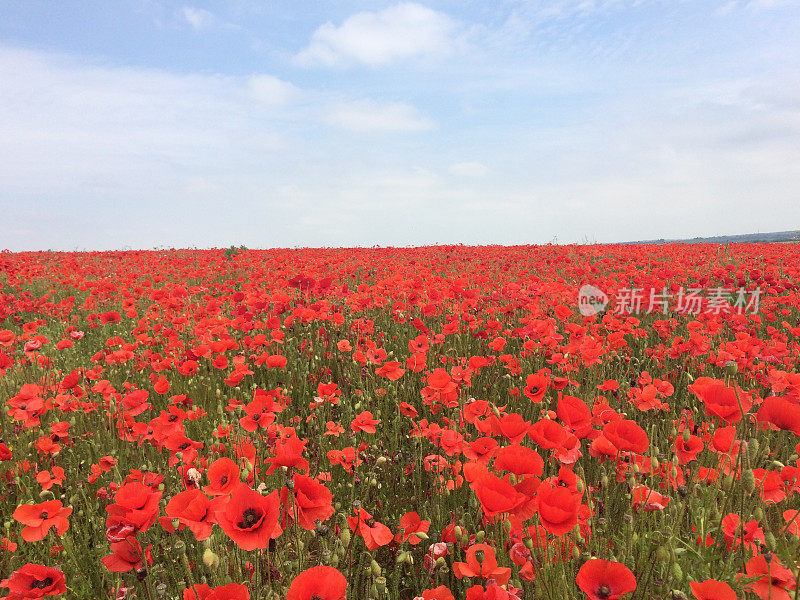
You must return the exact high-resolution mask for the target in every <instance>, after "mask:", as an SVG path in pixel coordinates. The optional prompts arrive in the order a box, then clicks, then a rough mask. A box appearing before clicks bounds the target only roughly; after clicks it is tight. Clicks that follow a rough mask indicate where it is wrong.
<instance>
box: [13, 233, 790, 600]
mask: <svg viewBox="0 0 800 600" xmlns="http://www.w3.org/2000/svg"><path fill="white" fill-rule="evenodd" d="M799 259H800V250H798V247H797V246H796V245H795V244H734V245H727V246H724V245H715V244H696V245H693V244H667V245H660V246H658V245H609V246H600V245H587V246H559V245H545V246H514V247H503V246H478V247H469V246H427V247H417V248H349V249H348V248H341V249H337V248H328V249H299V250H247V249H245V248H230V249H228V250H223V249H212V250H164V251H127V252H85V253H79V252H73V253H69V252H20V253H11V252H3V253H0V403H1V404H2V411H0V426H1V427H2V434H1V435H0V515H1V516H2V519H0V524H2V530H0V598H3V599H6V600H27V599H32V598H63V599H65V600H67V599H87V598H92V599H110V600H124V599H126V598H133V599H143V600H157V599H178V600H223V599H224V600H247V599H251V600H256V599H260V600H284V599H286V600H345V599H346V600H420V599H422V600H533V599H536V600H539V599H541V600H563V599H584V598H586V599H589V600H609V599H616V598H623V599H627V600H644V599H659V600H667V599H682V598H695V599H697V600H734V599H736V598H740V599H760V600H798V598H800V587H798V586H797V580H798V577H799V576H800V572H799V571H800V459H799V458H798V455H799V454H800V367H799V365H800V288H799V287H798V282H800V260H799ZM585 286H590V288H586V287H585ZM582 288H583V289H584V290H586V289H590V292H591V293H590V294H589V295H588V296H587V295H586V294H584V296H583V299H582V296H581V294H582V292H581V290H582ZM587 297H588V298H589V299H588V300H586V298H587ZM587 306H588V307H589V308H590V309H591V310H587Z"/></svg>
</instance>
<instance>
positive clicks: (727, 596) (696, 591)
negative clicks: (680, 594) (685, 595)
mask: <svg viewBox="0 0 800 600" xmlns="http://www.w3.org/2000/svg"><path fill="white" fill-rule="evenodd" d="M689 587H690V588H692V594H693V595H694V597H695V598H697V600H736V592H734V591H733V590H732V589H731V586H729V585H728V584H727V583H725V582H722V581H717V580H716V579H706V580H705V581H703V582H698V581H690V582H689Z"/></svg>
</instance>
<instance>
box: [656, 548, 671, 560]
mask: <svg viewBox="0 0 800 600" xmlns="http://www.w3.org/2000/svg"><path fill="white" fill-rule="evenodd" d="M656 558H657V559H658V562H667V561H668V560H669V550H667V549H666V548H665V547H664V546H659V547H658V549H657V550H656Z"/></svg>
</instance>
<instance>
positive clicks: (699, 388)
mask: <svg viewBox="0 0 800 600" xmlns="http://www.w3.org/2000/svg"><path fill="white" fill-rule="evenodd" d="M701 379H707V378H699V379H698V380H697V381H695V383H694V384H693V385H691V386H689V389H690V390H691V391H692V392H694V393H695V395H697V397H698V398H700V400H702V401H703V403H704V404H705V407H706V413H707V414H709V415H710V416H712V417H717V418H718V419H720V420H722V421H724V422H725V423H728V424H733V423H738V422H739V421H741V420H742V417H743V416H744V414H745V413H747V411H749V410H750V407H751V406H752V405H753V402H752V400H751V399H750V395H749V394H746V393H745V392H744V391H743V390H742V389H740V388H738V387H737V388H731V387H728V386H727V385H725V382H723V381H719V380H716V379H713V380H708V381H703V382H702V384H701V382H700V380H701Z"/></svg>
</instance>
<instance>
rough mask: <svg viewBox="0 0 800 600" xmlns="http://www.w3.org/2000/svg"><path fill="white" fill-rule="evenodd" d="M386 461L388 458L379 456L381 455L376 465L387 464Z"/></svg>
mask: <svg viewBox="0 0 800 600" xmlns="http://www.w3.org/2000/svg"><path fill="white" fill-rule="evenodd" d="M386 461H387V458H386V457H385V456H379V457H378V458H377V459H376V460H375V466H376V467H382V466H383V465H385V464H386Z"/></svg>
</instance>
